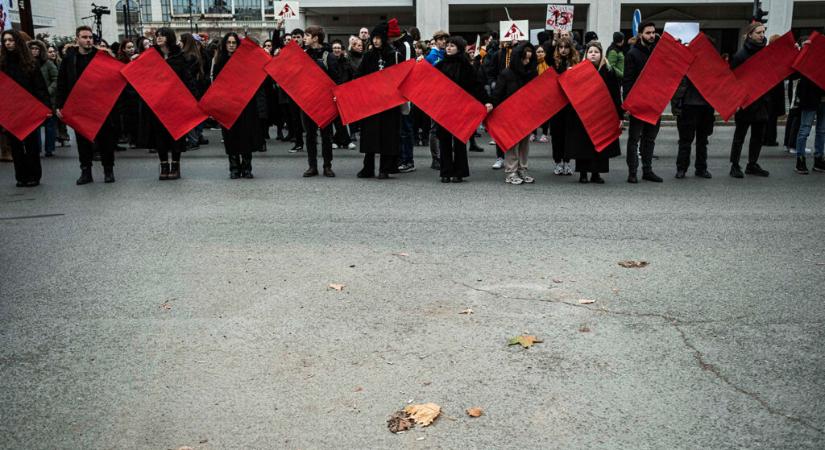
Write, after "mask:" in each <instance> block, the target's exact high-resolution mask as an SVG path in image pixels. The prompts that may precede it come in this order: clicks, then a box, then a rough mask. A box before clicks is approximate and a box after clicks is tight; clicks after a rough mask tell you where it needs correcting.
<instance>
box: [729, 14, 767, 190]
mask: <svg viewBox="0 0 825 450" xmlns="http://www.w3.org/2000/svg"><path fill="white" fill-rule="evenodd" d="M744 38H745V42H744V43H743V44H742V48H741V49H739V51H738V52H736V54H734V55H733V58H731V60H730V68H731V70H733V69H736V68H737V67H739V66H741V65H742V64H744V63H745V61H747V60H748V59H750V58H751V57H752V56H753V55H755V54H757V53H758V52H759V51H760V50H762V49H763V48H765V45H766V43H767V40H766V39H765V25H763V24H761V23H759V22H754V23H751V24H749V25H748V26H747V27H746V28H745V35H744ZM770 103H771V101H770V92H768V93H766V94H765V95H763V96H761V97H759V98H758V99H756V101H754V102H753V103H751V104H750V105H749V106H748V107H747V108H742V109H740V110H739V111H737V112H736V115H735V116H734V120H735V122H736V128H735V129H734V131H733V142H732V143H731V147H730V176H731V177H733V178H744V177H745V175H744V174H743V173H742V168H741V167H740V166H739V158H740V156H741V155H742V147H743V146H744V145H745V136H747V134H748V129H750V131H751V137H750V142H749V144H748V164H747V166H745V173H746V174H748V175H755V176H759V177H767V176H768V175H770V172H768V171H767V170H765V169H763V168H761V167H759V163H758V161H759V154H760V153H761V152H762V140H763V139H764V135H765V127H766V126H767V123H768V112H769V111H768V110H769V109H770Z"/></svg>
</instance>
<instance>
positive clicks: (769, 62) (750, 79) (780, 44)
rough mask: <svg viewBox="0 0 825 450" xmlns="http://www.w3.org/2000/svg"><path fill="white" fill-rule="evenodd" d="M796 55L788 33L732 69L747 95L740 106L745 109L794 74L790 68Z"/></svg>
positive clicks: (793, 43)
mask: <svg viewBox="0 0 825 450" xmlns="http://www.w3.org/2000/svg"><path fill="white" fill-rule="evenodd" d="M798 55H799V51H798V50H797V48H796V42H795V41H794V37H793V32H791V31H789V32H787V33H785V34H784V35H782V37H781V38H779V39H777V40H776V41H774V43H773V44H770V45H768V46H767V47H765V48H763V49H762V50H759V51H758V52H757V53H756V54H755V55H753V56H751V57H750V58H749V59H748V60H747V61H745V62H744V63H743V64H742V65H741V66H739V67H737V68H736V69H734V70H733V74H734V75H736V79H737V80H739V83H740V84H741V85H742V88H743V89H744V90H745V93H746V94H747V96H746V97H745V101H744V102H742V104H741V105H740V106H741V107H742V108H747V107H748V106H750V104H751V103H753V102H755V101H756V100H758V99H759V97H761V96H763V95H765V94H767V93H768V91H770V90H771V89H773V88H774V87H775V86H776V85H777V84H779V83H780V82H781V81H782V80H784V79H785V78H788V77H789V76H791V74H793V72H794V70H793V67H792V66H793V63H794V60H796V57H797V56H798Z"/></svg>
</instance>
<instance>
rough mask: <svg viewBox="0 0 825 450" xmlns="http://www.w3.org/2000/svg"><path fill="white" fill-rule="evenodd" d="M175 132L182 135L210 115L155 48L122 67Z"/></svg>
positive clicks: (164, 122)
mask: <svg viewBox="0 0 825 450" xmlns="http://www.w3.org/2000/svg"><path fill="white" fill-rule="evenodd" d="M120 73H121V74H123V76H124V77H126V80H127V81H128V82H129V84H131V85H132V87H134V88H135V90H136V91H137V93H138V94H140V96H141V97H142V98H143V101H145V102H146V104H147V105H149V108H150V109H151V110H152V112H154V113H155V115H157V116H158V119H159V120H160V122H161V123H162V124H163V126H164V127H166V130H167V131H169V134H170V135H172V138H173V139H175V140H178V139H180V138H181V137H183V135H185V134H186V133H188V132H189V130H191V129H192V128H195V127H196V126H197V125H198V124H200V123H201V122H203V121H204V120H206V119H207V118H208V117H209V116H207V115H206V114H204V112H203V111H201V110H200V108H199V107H198V102H197V100H195V97H193V96H192V93H191V92H189V89H187V88H186V85H185V84H183V81H181V80H180V78H178V75H177V74H176V73H175V71H174V70H172V68H171V67H169V65H168V64H166V61H165V60H164V59H163V57H162V56H161V55H160V53H158V52H157V50H155V49H154V48H150V49H149V50H146V51H145V52H143V53H142V54H141V55H140V57H139V58H138V59H136V60H134V61H132V62H130V63H129V64H127V65H126V67H124V68H123V70H121V71H120Z"/></svg>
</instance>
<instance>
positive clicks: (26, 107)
mask: <svg viewBox="0 0 825 450" xmlns="http://www.w3.org/2000/svg"><path fill="white" fill-rule="evenodd" d="M37 76H40V71H37ZM0 92H2V100H0V126H1V127H3V128H5V129H6V131H8V132H9V133H11V134H13V135H14V137H16V138H17V139H18V140H21V141H22V140H24V139H26V137H27V136H28V135H30V134H31V133H32V131H34V130H36V129H37V127H39V126H40V124H42V123H43V121H44V120H46V118H47V117H48V116H49V114H51V112H52V110H51V109H49V107H47V106H46V105H44V104H43V102H41V101H40V100H38V99H37V98H36V97H35V96H33V95H31V94H30V93H29V91H27V90H26V89H24V88H23V86H20V85H19V84H17V82H16V81H14V80H13V79H11V77H9V76H8V75H6V73H5V72H3V71H0Z"/></svg>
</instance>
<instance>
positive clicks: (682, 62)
mask: <svg viewBox="0 0 825 450" xmlns="http://www.w3.org/2000/svg"><path fill="white" fill-rule="evenodd" d="M693 58H694V56H693V53H691V52H690V50H688V48H687V47H685V46H684V45H682V44H680V43H679V42H677V41H676V39H673V36H671V35H670V34H669V33H664V34H662V38H661V39H659V43H658V44H656V48H654V49H653V54H651V55H650V59H648V60H647V64H645V67H644V69H642V73H641V74H639V78H638V79H637V80H636V83H635V84H634V85H633V88H632V89H631V90H630V94H629V95H628V96H627V98H626V99H625V101H624V104H623V105H622V108H624V110H625V111H627V112H629V113H630V114H632V115H633V117H636V118H637V119H640V120H643V121H645V122H647V123H649V124H652V125H656V123H657V122H659V117H660V116H661V115H662V112H663V111H664V110H665V108H667V104H668V103H669V102H670V99H671V98H673V94H674V92H676V88H678V87H679V83H681V82H682V77H684V76H685V74H686V73H687V72H688V69H689V68H690V65H691V63H692V62H693Z"/></svg>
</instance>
